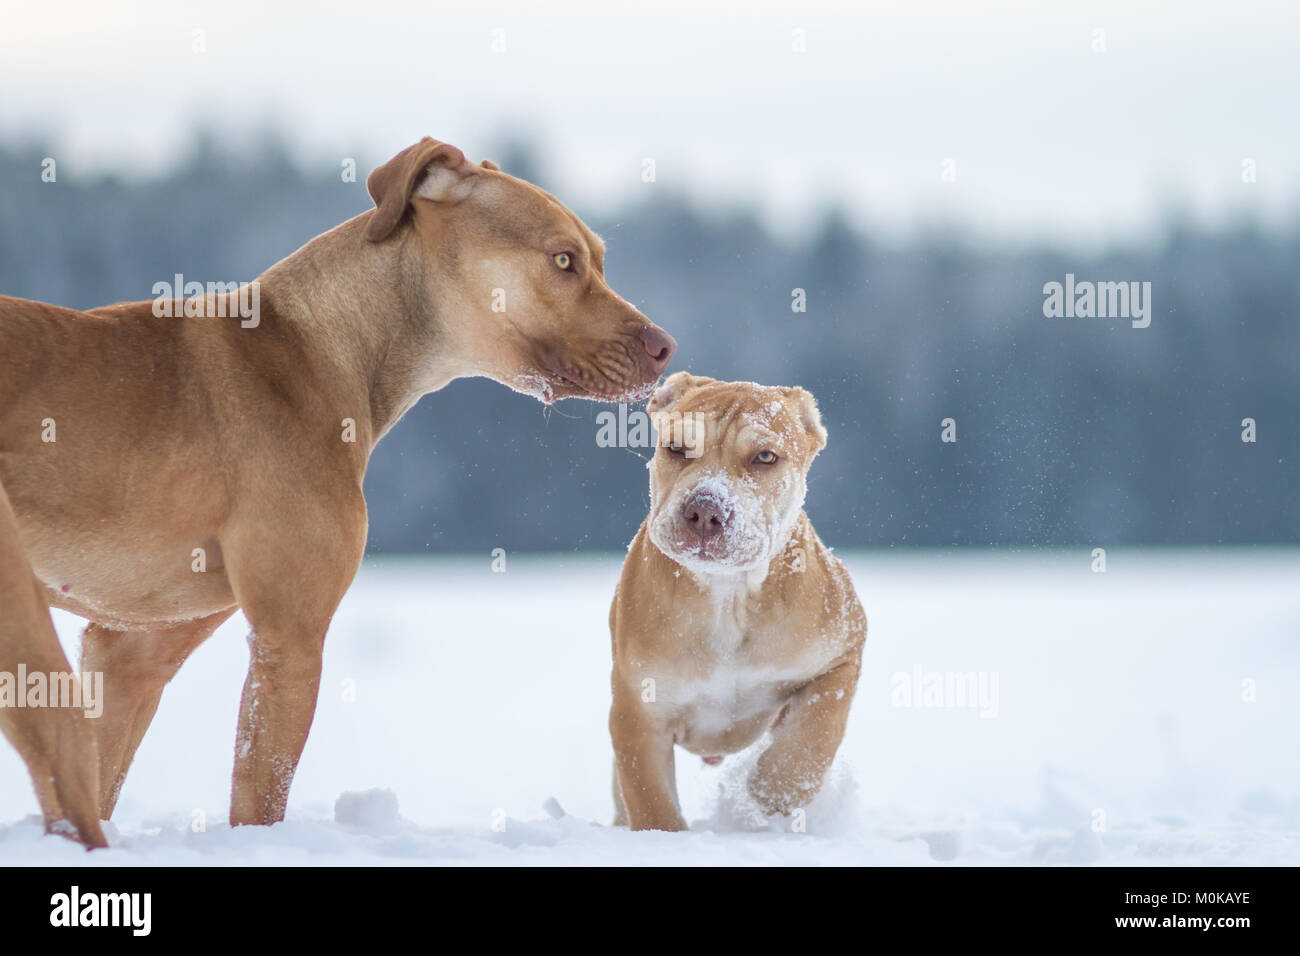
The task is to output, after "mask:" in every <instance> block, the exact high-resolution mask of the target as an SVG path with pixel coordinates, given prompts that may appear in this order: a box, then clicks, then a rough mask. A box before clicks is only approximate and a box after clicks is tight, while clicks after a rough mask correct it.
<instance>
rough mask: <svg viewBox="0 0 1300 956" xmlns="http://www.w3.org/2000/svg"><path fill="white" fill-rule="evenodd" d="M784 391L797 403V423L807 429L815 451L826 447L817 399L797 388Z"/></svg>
mask: <svg viewBox="0 0 1300 956" xmlns="http://www.w3.org/2000/svg"><path fill="white" fill-rule="evenodd" d="M784 391H785V393H786V394H787V395H789V396H790V397H791V398H793V399H795V401H796V402H797V403H798V405H797V408H798V409H799V421H800V422H802V423H803V426H804V428H806V429H808V434H809V435H810V436H811V437H812V440H813V445H814V447H815V449H816V450H817V451H821V450H822V449H823V448H825V447H826V429H825V428H824V427H823V426H822V413H821V411H820V410H819V409H818V408H817V399H815V398H813V393H812V392H809V391H806V390H804V389H802V388H799V387H798V386H796V387H794V388H787V389H784Z"/></svg>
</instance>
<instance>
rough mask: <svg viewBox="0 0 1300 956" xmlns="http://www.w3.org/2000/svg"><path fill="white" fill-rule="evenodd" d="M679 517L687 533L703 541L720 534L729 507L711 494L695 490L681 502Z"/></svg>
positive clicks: (724, 527)
mask: <svg viewBox="0 0 1300 956" xmlns="http://www.w3.org/2000/svg"><path fill="white" fill-rule="evenodd" d="M681 518H682V526H683V527H684V528H685V530H686V532H687V535H688V536H689V537H692V538H695V539H696V540H698V541H699V542H701V543H703V542H705V541H708V540H709V539H711V538H716V537H717V536H718V535H720V534H722V532H723V531H724V530H725V529H726V527H727V522H728V521H730V520H731V509H730V508H728V507H727V506H726V505H724V504H723V503H722V502H721V501H719V500H718V499H717V498H716V497H714V496H713V495H710V494H702V493H700V492H696V493H695V494H693V495H690V496H688V497H687V499H686V501H685V502H684V503H683V504H682V515H681Z"/></svg>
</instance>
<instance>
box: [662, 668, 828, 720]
mask: <svg viewBox="0 0 1300 956" xmlns="http://www.w3.org/2000/svg"><path fill="white" fill-rule="evenodd" d="M803 676H804V675H803V673H802V671H801V670H794V669H782V668H774V667H726V666H719V667H717V668H716V669H715V670H713V671H712V672H711V673H710V674H709V675H708V676H707V677H703V678H697V679H694V680H682V681H678V682H675V683H674V686H673V687H672V688H671V694H672V697H671V702H672V703H673V704H675V705H676V706H677V707H678V708H680V710H681V715H682V717H683V718H684V720H685V721H686V722H687V724H689V726H690V728H691V730H692V731H693V732H694V733H695V734H703V735H713V734H721V733H725V732H726V731H727V730H728V729H729V728H731V727H734V726H735V725H736V724H740V723H744V722H745V721H748V720H751V719H753V718H755V717H758V716H760V715H762V714H765V713H769V712H771V711H772V710H774V709H775V708H776V707H777V706H778V705H779V704H780V702H781V699H782V696H783V695H784V694H785V693H787V692H788V688H789V686H790V684H791V682H796V681H799V680H800V679H802V678H803Z"/></svg>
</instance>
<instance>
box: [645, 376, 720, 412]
mask: <svg viewBox="0 0 1300 956" xmlns="http://www.w3.org/2000/svg"><path fill="white" fill-rule="evenodd" d="M712 381H713V379H711V378H704V377H702V376H699V375H692V374H691V373H690V372H673V374H672V375H669V376H668V377H667V378H666V379H664V381H663V384H662V385H660V386H659V387H658V388H657V389H655V393H654V394H653V395H651V396H650V401H648V402H646V406H645V410H646V411H647V412H649V413H650V414H652V415H653V414H654V413H655V412H662V411H666V410H667V409H669V408H672V406H674V405H676V404H677V403H678V402H680V401H681V400H682V396H683V395H685V394H686V393H687V392H689V391H690V390H691V389H693V388H695V386H697V385H703V384H705V383H706V382H712Z"/></svg>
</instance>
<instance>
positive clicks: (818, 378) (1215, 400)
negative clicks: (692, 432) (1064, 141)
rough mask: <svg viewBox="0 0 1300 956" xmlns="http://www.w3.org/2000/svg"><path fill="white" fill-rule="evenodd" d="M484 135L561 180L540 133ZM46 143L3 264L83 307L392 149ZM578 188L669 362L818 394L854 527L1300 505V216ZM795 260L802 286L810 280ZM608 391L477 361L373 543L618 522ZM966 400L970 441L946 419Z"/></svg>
mask: <svg viewBox="0 0 1300 956" xmlns="http://www.w3.org/2000/svg"><path fill="white" fill-rule="evenodd" d="M477 152H478V151H476V153H477ZM482 154H484V155H492V156H494V158H497V159H499V160H500V161H501V162H502V164H503V166H504V168H505V169H506V171H507V172H512V173H515V174H516V175H522V176H524V177H525V178H530V179H533V180H534V181H537V182H539V183H540V184H541V185H543V186H545V185H547V182H546V178H547V177H546V174H545V170H544V169H541V168H539V167H538V164H537V162H536V160H535V154H534V153H533V151H531V150H530V149H529V148H528V147H527V146H525V145H521V144H513V145H512V144H507V145H506V147H505V148H504V150H498V151H497V152H496V153H493V152H492V151H490V150H483V151H482ZM44 155H47V154H46V153H45V152H44V151H43V150H42V149H41V148H40V147H39V146H26V145H22V144H10V145H8V146H7V147H6V146H5V145H4V144H0V292H3V293H5V294H9V295H17V296H24V297H28V298H35V299H42V300H45V301H49V302H54V303H58V304H61V305H67V306H73V307H79V308H86V307H91V306H95V305H101V304H105V303H109V302H114V301H121V300H134V299H147V298H150V296H151V291H150V290H151V287H152V285H153V283H154V282H157V281H160V280H169V279H170V278H171V276H172V275H173V274H174V273H176V272H181V273H183V274H184V275H185V276H186V278H187V279H198V280H201V281H208V280H219V281H229V280H232V279H240V280H247V279H251V278H254V277H255V276H256V275H257V274H258V273H260V272H261V271H262V270H264V269H265V268H266V267H267V266H269V265H271V263H273V262H275V261H276V260H278V259H280V258H282V257H283V256H285V255H287V254H288V253H290V252H292V251H293V250H294V249H295V248H297V247H298V246H300V245H301V244H303V243H304V242H306V241H307V240H308V239H310V238H311V237H312V236H314V235H316V234H317V233H319V232H321V231H323V230H325V229H327V228H329V227H331V226H333V225H335V224H336V223H338V222H341V221H343V220H344V219H346V218H348V217H350V216H353V215H355V214H357V213H359V212H361V211H363V210H365V209H367V208H369V206H370V201H369V198H368V196H367V195H366V191H365V185H364V183H365V177H366V175H367V174H368V173H369V170H370V165H367V164H364V163H363V164H362V165H361V166H360V167H359V168H358V171H357V181H356V182H353V183H345V182H342V181H341V177H340V175H339V169H340V167H339V164H338V160H337V159H322V161H321V162H320V163H319V164H317V165H315V166H313V167H311V168H304V167H302V166H300V165H298V164H295V163H294V162H292V161H291V160H290V159H289V157H288V153H287V151H286V150H285V149H284V148H283V147H282V146H280V145H278V144H277V143H276V142H275V141H274V139H271V138H268V139H267V140H266V141H265V142H264V143H263V144H262V145H261V146H260V147H259V149H258V151H257V152H256V153H255V154H251V155H250V154H244V155H239V156H234V155H229V154H226V153H224V152H222V150H221V148H220V147H219V146H218V145H217V139H216V137H215V136H210V135H209V136H203V137H199V138H198V139H197V141H196V147H195V149H194V151H193V154H192V157H191V158H190V159H189V160H187V161H185V162H183V163H181V164H180V165H178V166H177V167H176V168H175V169H174V170H172V171H171V172H169V173H167V174H165V175H163V176H162V177H161V178H154V179H149V180H147V181H136V180H122V179H118V178H84V177H78V176H77V174H76V172H75V162H72V161H70V160H69V161H64V160H61V161H60V164H59V168H58V179H57V182H55V183H45V182H42V181H41V175H40V174H41V160H42V158H43V156H44ZM561 198H562V199H563V198H565V197H563V196H561ZM575 211H576V212H578V213H579V215H581V216H583V218H584V219H585V220H586V221H587V222H588V223H589V224H590V225H592V226H593V228H595V229H596V230H597V231H598V232H600V233H601V234H602V235H603V236H605V237H606V239H607V241H608V243H609V254H608V260H607V275H608V278H609V279H610V282H611V284H612V285H613V286H614V288H615V289H617V290H618V291H619V292H620V293H621V294H623V295H624V296H625V297H626V298H628V299H629V300H631V301H632V302H634V303H636V304H637V305H638V306H639V307H640V308H641V309H642V310H643V311H644V312H645V313H646V314H648V315H649V316H651V317H652V318H653V319H655V320H656V321H657V322H659V323H660V324H661V325H663V326H664V327H665V328H667V329H668V330H669V331H670V332H672V334H673V335H675V336H676V337H677V339H678V342H679V344H680V350H679V352H678V355H677V358H676V359H675V360H674V362H673V368H674V369H689V370H690V371H692V372H696V373H698V374H706V375H712V376H715V377H720V378H738V379H748V380H754V381H759V382H763V383H766V384H799V385H802V386H804V387H806V388H808V389H810V390H811V391H812V392H813V393H814V394H815V395H816V396H817V398H818V400H819V402H820V404H821V407H822V411H823V417H824V419H825V422H826V424H827V427H828V428H829V431H830V444H829V446H828V448H827V450H826V451H825V452H824V453H823V454H822V456H821V458H820V459H819V460H818V461H817V462H816V464H815V465H814V468H813V473H812V479H811V482H810V492H809V501H808V511H809V514H810V515H811V516H812V518H813V520H814V522H815V524H816V525H817V527H818V530H819V531H820V533H821V535H822V537H823V538H824V539H826V540H827V542H828V543H830V544H832V545H840V546H854V545H875V546H881V545H884V546H895V545H952V544H1023V545H1052V544H1061V545H1067V544H1068V545H1085V546H1087V547H1093V546H1109V545H1116V544H1136V543H1148V544H1175V543H1217V542H1283V541H1295V540H1296V539H1297V536H1298V535H1300V496H1298V494H1297V492H1298V491H1300V481H1298V480H1297V478H1298V475H1300V472H1298V467H1297V455H1296V453H1297V450H1298V449H1300V426H1298V425H1297V418H1298V417H1300V383H1298V379H1300V268H1298V266H1300V232H1296V231H1293V232H1292V233H1291V234H1289V235H1285V236H1278V235H1276V234H1270V233H1266V232H1264V231H1261V230H1258V229H1255V228H1253V227H1252V226H1251V225H1250V224H1249V223H1243V224H1241V225H1240V226H1237V227H1233V228H1230V229H1226V230H1219V231H1217V232H1208V231H1206V230H1203V229H1199V228H1197V227H1195V226H1194V225H1191V224H1189V223H1188V222H1185V221H1183V222H1179V221H1172V220H1171V222H1170V223H1169V224H1168V228H1167V229H1166V234H1165V237H1164V239H1163V240H1162V241H1160V242H1157V243H1152V244H1150V245H1149V246H1148V247H1143V248H1134V249H1127V250H1114V251H1112V252H1110V253H1107V254H1104V255H1093V256H1085V255H1075V254H1071V253H1070V252H1068V251H1062V250H1060V249H1052V248H1043V247H1037V246H1034V245H1032V244H1029V243H1026V244H1025V245H1023V246H1021V247H1019V248H1013V247H1010V246H1006V245H1004V246H1001V247H988V246H985V245H981V244H980V242H979V240H978V237H977V235H976V234H973V236H972V237H970V238H965V237H963V236H962V235H961V234H959V233H952V232H949V233H939V232H934V233H932V234H931V235H930V236H929V238H923V239H920V240H916V241H912V242H910V243H908V244H906V245H898V244H890V243H886V242H883V241H881V240H880V239H878V238H876V237H873V236H872V235H871V232H870V229H869V224H868V225H866V226H861V225H856V224H850V223H849V222H847V221H846V220H845V219H844V218H843V216H842V215H841V214H839V213H838V212H837V211H835V210H833V209H830V210H827V211H826V212H825V214H824V215H823V216H822V218H821V220H820V223H819V225H818V226H817V227H816V229H815V230H814V231H813V234H812V236H811V238H808V239H799V240H794V239H791V238H789V237H780V236H774V235H772V234H771V233H770V232H769V231H768V230H766V229H765V228H764V227H763V226H762V225H761V224H760V221H759V219H758V217H757V214H756V213H753V212H749V211H744V210H739V211H735V212H733V213H730V214H718V213H710V214H706V213H704V212H702V211H701V210H700V209H699V208H696V207H694V206H693V205H692V204H691V203H689V202H687V201H686V200H685V199H683V198H682V197H681V196H680V195H678V194H675V193H674V192H673V191H672V190H671V189H670V188H668V187H665V186H663V185H661V184H655V185H653V186H647V187H646V192H645V197H644V198H643V199H641V200H639V201H637V202H636V203H633V204H631V205H628V206H626V207H625V208H621V209H618V210H600V209H591V208H582V207H581V205H580V204H578V208H577V209H576V210H575ZM1175 218H1176V217H1175ZM1067 272H1072V273H1074V274H1075V276H1076V277H1077V278H1078V279H1079V280H1085V279H1086V280H1095V281H1129V280H1137V281H1149V282H1151V283H1152V290H1153V291H1152V297H1153V303H1154V311H1153V318H1152V322H1151V326H1150V327H1149V328H1147V329H1134V328H1131V327H1130V325H1129V322H1128V321H1126V320H1119V319H1048V318H1045V317H1044V316H1043V312H1042V303H1043V293H1042V287H1043V284H1044V283H1046V282H1050V281H1057V282H1062V281H1064V279H1065V275H1066V273H1067ZM795 288H802V289H804V290H806V294H807V311H806V312H803V313H797V312H794V311H792V310H791V294H792V290H793V289H795ZM607 407H608V406H597V405H592V404H589V403H585V402H565V403H562V404H561V405H560V406H557V407H556V408H555V409H553V410H550V411H548V410H545V409H543V408H542V407H541V406H540V405H538V404H536V403H535V402H533V401H532V400H530V399H527V398H524V397H521V396H518V395H515V394H513V393H512V392H510V391H508V390H507V389H505V388H502V387H500V386H498V385H495V384H492V383H488V382H482V381H462V382H457V383H454V384H453V385H452V386H451V387H449V388H448V389H446V390H444V391H443V392H440V393H438V394H435V395H432V396H429V397H427V398H425V399H424V400H423V401H422V402H420V404H419V405H417V406H416V407H415V408H414V409H413V410H412V411H411V412H410V413H409V414H408V415H407V416H406V418H405V419H404V420H403V422H402V423H401V424H400V425H399V426H398V427H397V428H396V429H394V430H393V432H392V433H390V435H389V436H388V437H387V438H386V439H385V440H384V441H383V442H382V443H381V444H380V446H379V448H378V449H377V451H376V453H375V455H374V457H373V459H372V461H371V467H370V472H369V475H368V477H367V483H366V484H367V497H368V500H369V503H370V518H371V541H370V546H371V548H372V550H383V551H426V550H432V551H452V550H482V551H487V550H488V549H491V548H494V547H504V548H506V549H507V550H511V549H580V548H589V547H590V548H612V547H621V546H622V545H624V544H626V543H627V541H628V540H630V538H631V537H632V535H633V533H634V531H635V529H636V527H637V525H638V524H639V522H640V521H641V519H642V517H643V515H644V510H645V507H646V503H647V495H646V473H645V469H644V466H643V462H642V460H641V459H640V458H638V457H637V454H634V453H633V452H631V451H628V450H624V449H618V448H600V447H597V444H596V433H597V423H596V415H597V414H598V413H599V412H600V411H602V410H603V409H606V408H607ZM945 418H953V419H955V420H956V423H957V438H958V441H957V442H956V443H955V444H945V443H942V442H941V441H940V422H941V420H942V419H945ZM1243 418H1253V419H1255V421H1256V422H1257V427H1258V441H1257V442H1256V443H1254V444H1247V443H1243V442H1242V440H1241V432H1242V424H1241V422H1242V419H1243ZM640 454H646V452H645V451H644V450H643V451H641V452H640Z"/></svg>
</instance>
